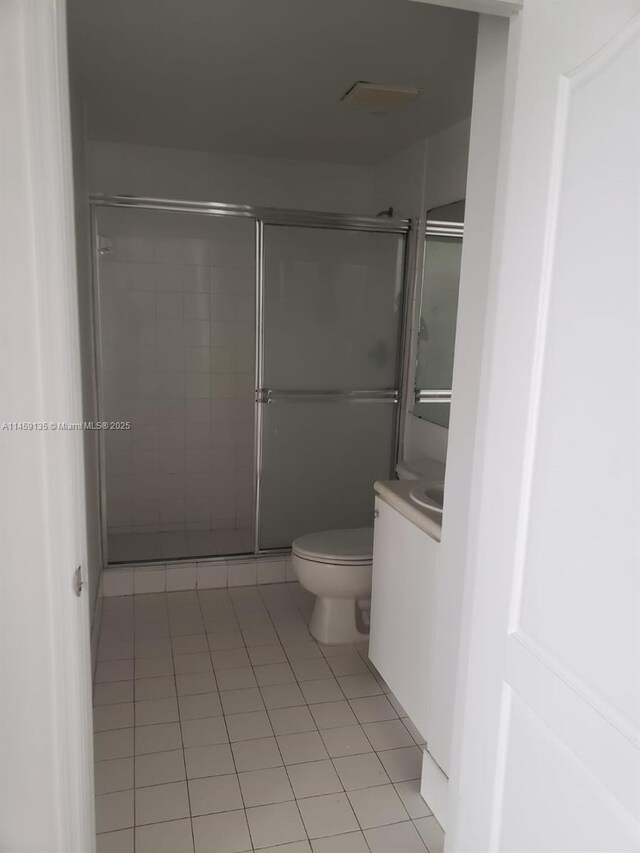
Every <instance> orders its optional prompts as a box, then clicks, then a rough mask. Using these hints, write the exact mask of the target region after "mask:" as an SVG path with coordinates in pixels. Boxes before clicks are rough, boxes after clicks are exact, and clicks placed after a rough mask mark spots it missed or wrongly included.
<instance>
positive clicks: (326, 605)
mask: <svg viewBox="0 0 640 853" xmlns="http://www.w3.org/2000/svg"><path fill="white" fill-rule="evenodd" d="M309 630H310V631H311V634H312V635H313V636H314V637H315V638H316V640H317V641H318V642H319V643H323V644H324V645H329V646H330V645H343V644H347V643H359V642H360V641H362V640H368V639H369V635H368V634H363V633H361V632H360V631H358V627H357V623H356V600H355V599H354V598H321V597H320V596H316V603H315V605H314V608H313V613H312V614H311V621H310V622H309Z"/></svg>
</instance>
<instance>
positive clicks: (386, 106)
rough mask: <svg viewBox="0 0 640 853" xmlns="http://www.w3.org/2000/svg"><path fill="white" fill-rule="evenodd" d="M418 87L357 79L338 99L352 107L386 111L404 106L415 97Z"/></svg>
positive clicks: (417, 93) (418, 92)
mask: <svg viewBox="0 0 640 853" xmlns="http://www.w3.org/2000/svg"><path fill="white" fill-rule="evenodd" d="M419 94H420V89H409V88H407V87H406V86H386V85H384V84H381V83H365V82H364V81H362V80H359V81H358V82H357V83H354V84H353V86H352V87H351V88H350V89H349V90H348V91H347V92H345V94H344V95H343V96H342V98H341V99H340V100H341V101H342V102H343V103H345V104H348V105H349V106H352V107H362V108H363V109H365V110H370V111H371V112H382V113H386V112H388V111H389V110H397V109H398V108H399V107H404V106H405V105H406V104H408V103H409V101H412V100H413V99H414V98H417V97H418V95H419Z"/></svg>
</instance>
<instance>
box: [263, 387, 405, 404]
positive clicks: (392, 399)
mask: <svg viewBox="0 0 640 853" xmlns="http://www.w3.org/2000/svg"><path fill="white" fill-rule="evenodd" d="M399 399H400V391H399V390H398V389H397V388H388V389H383V390H380V391H356V390H351V391H298V390H296V391H278V390H275V389H273V388H258V389H257V390H256V403H274V402H282V403H397V402H398V401H399Z"/></svg>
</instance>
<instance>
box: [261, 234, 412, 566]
mask: <svg viewBox="0 0 640 853" xmlns="http://www.w3.org/2000/svg"><path fill="white" fill-rule="evenodd" d="M404 250H405V236H404V235H403V234H400V233H385V232H367V231H356V230H342V229H333V228H311V227H302V226H289V225H265V226H264V237H263V285H262V340H261V370H260V373H261V376H260V384H261V388H260V389H259V391H258V400H259V407H260V412H259V414H260V423H261V453H260V471H259V489H258V504H259V506H258V545H259V548H260V549H261V550H266V549H273V548H286V547H290V546H291V543H292V541H293V540H294V539H295V538H296V537H297V536H300V535H303V534H305V533H311V532H313V531H317V530H322V529H328V528H347V527H362V526H367V525H371V524H372V518H373V483H374V481H375V480H377V479H386V478H388V477H389V476H390V474H391V472H392V468H393V461H394V447H395V426H396V409H397V406H396V403H397V400H398V388H399V372H400V358H399V354H400V337H401V317H402V301H403V268H404Z"/></svg>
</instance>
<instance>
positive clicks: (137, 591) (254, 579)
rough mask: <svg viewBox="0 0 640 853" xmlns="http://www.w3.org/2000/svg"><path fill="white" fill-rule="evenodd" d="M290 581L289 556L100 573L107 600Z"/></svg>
mask: <svg viewBox="0 0 640 853" xmlns="http://www.w3.org/2000/svg"><path fill="white" fill-rule="evenodd" d="M291 580H295V575H294V573H293V568H292V565H291V557H289V556H285V557H283V556H282V555H280V556H278V557H243V558H242V559H238V560H232V559H228V560H220V559H216V560H192V561H184V562H181V563H151V564H147V565H123V566H111V567H109V568H107V569H104V570H103V572H102V589H103V594H104V596H105V597H111V596H116V595H146V594H149V593H154V592H177V591H178V590H185V589H223V588H225V587H235V586H255V585H257V584H265V583H284V582H285V581H291Z"/></svg>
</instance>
